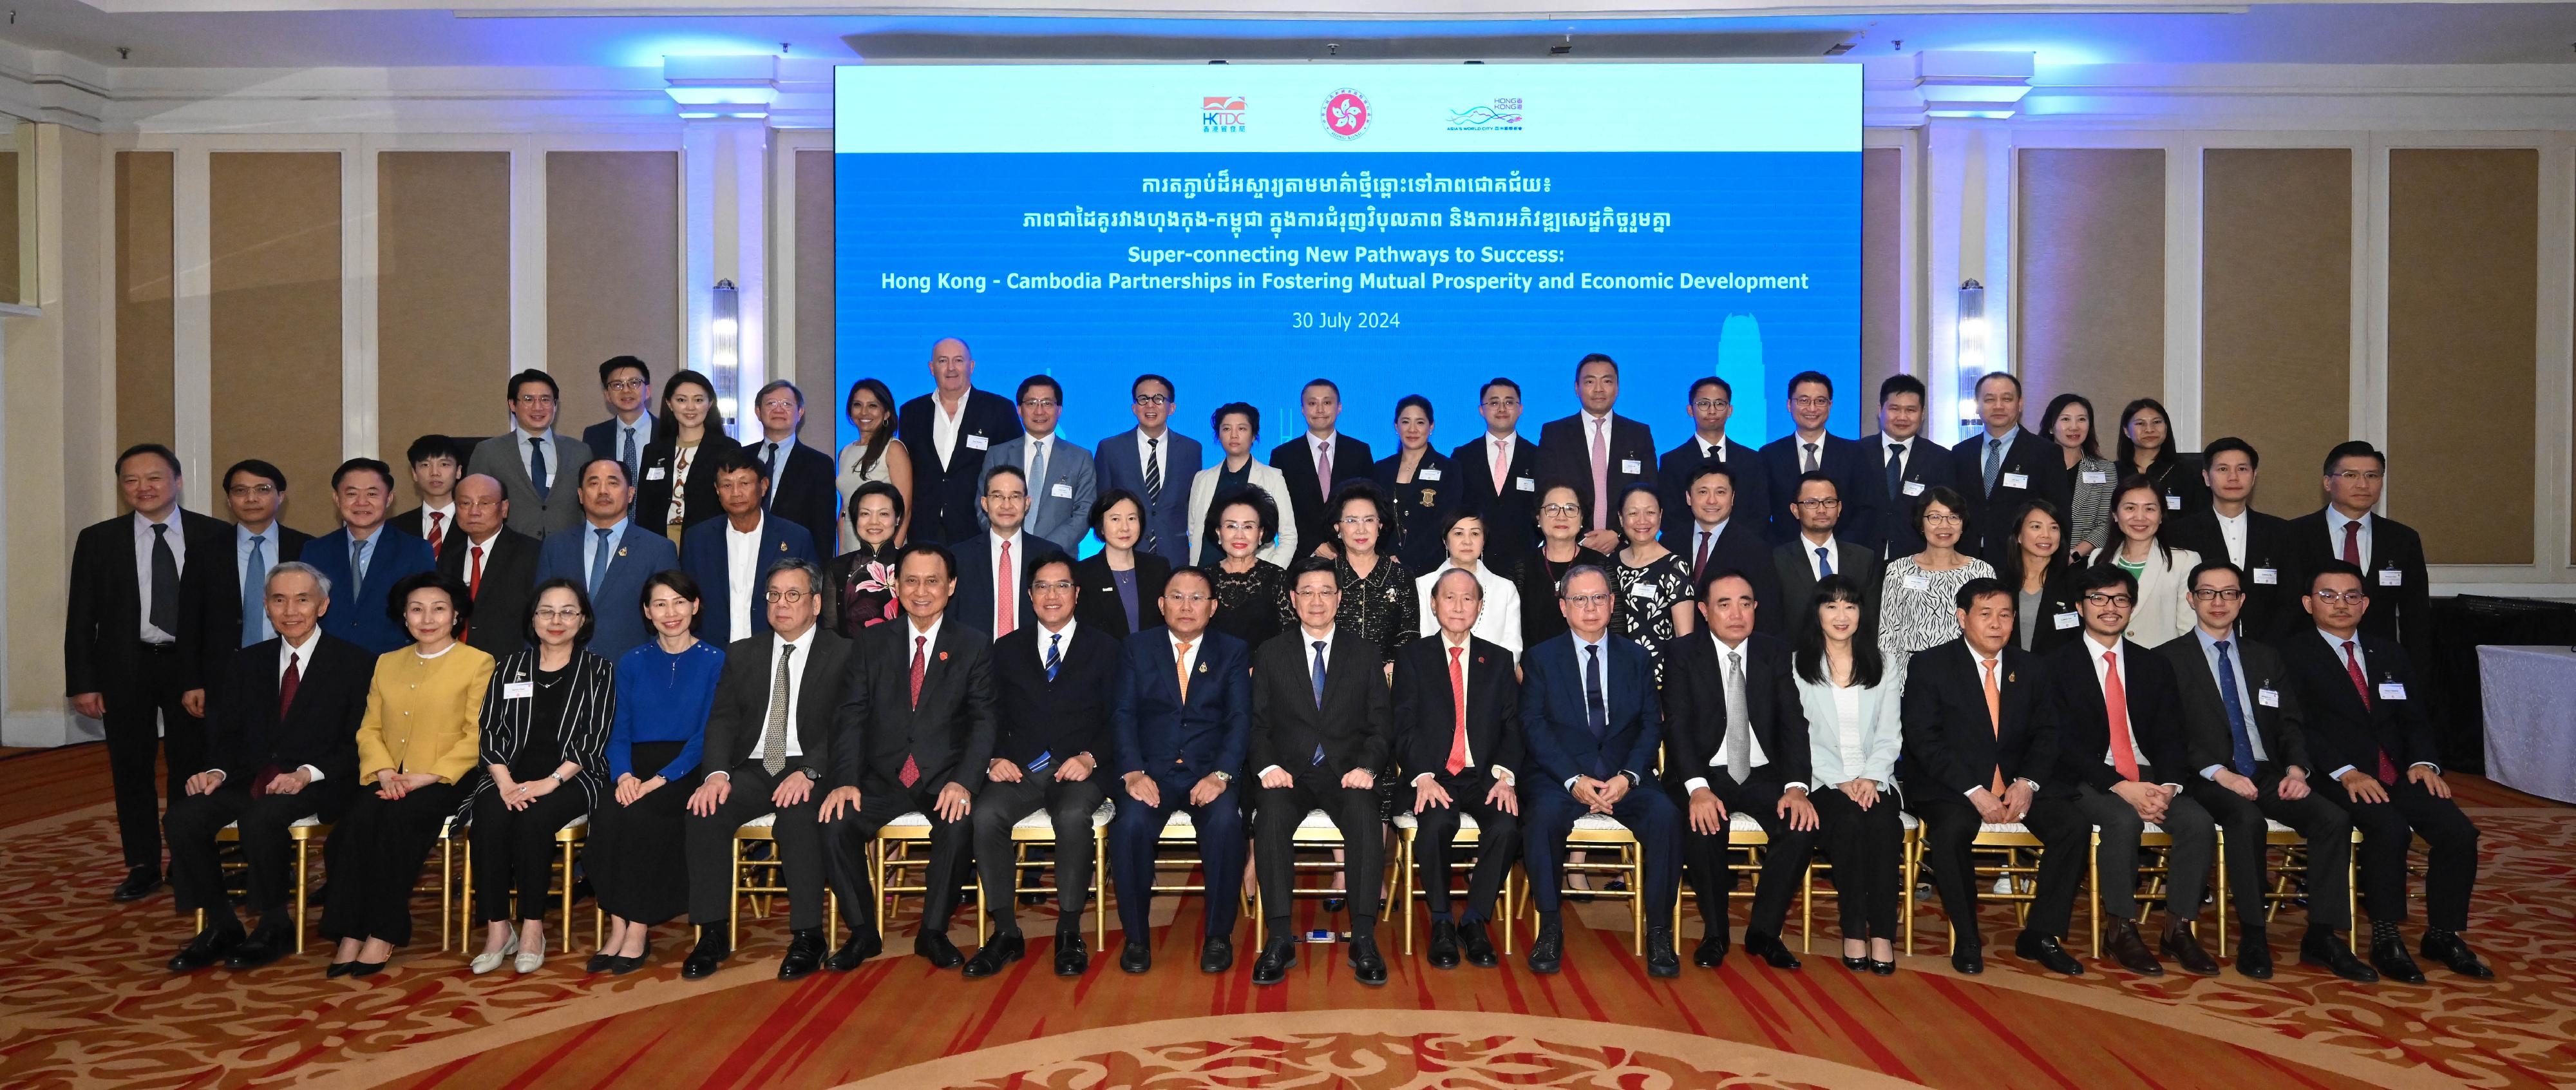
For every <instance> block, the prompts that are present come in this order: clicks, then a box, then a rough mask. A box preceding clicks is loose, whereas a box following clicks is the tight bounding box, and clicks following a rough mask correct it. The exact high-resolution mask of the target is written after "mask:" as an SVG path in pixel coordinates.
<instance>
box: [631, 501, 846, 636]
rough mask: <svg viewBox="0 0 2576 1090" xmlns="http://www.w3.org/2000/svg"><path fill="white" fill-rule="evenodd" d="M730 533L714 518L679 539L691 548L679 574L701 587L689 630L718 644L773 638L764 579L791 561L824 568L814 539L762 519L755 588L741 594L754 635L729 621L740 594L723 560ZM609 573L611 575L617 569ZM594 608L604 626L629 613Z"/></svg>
mask: <svg viewBox="0 0 2576 1090" xmlns="http://www.w3.org/2000/svg"><path fill="white" fill-rule="evenodd" d="M732 528H733V520H732V518H731V517H726V518H711V519H708V520H706V521H705V522H701V523H699V524H697V525H695V526H692V527H689V529H688V531H687V532H686V533H683V534H681V535H680V542H681V544H683V545H686V546H688V547H687V548H685V549H682V550H680V570H681V571H684V572H687V573H689V578H691V579H694V580H697V583H698V620H697V623H696V624H694V625H691V626H690V627H691V629H692V630H694V631H696V632H697V633H698V635H700V636H702V637H704V638H706V639H708V640H712V641H714V642H716V643H720V644H725V643H732V642H733V641H735V640H736V639H749V638H751V637H754V636H766V635H768V634H769V609H768V606H767V602H766V601H765V600H764V599H763V598H762V595H763V593H765V592H766V591H767V590H768V584H767V583H766V582H765V581H764V580H763V579H762V578H761V574H762V573H764V572H767V571H768V570H769V566H770V565H772V564H775V563H778V562H779V561H781V560H787V559H796V560H802V561H804V562H806V563H808V564H812V565H815V566H817V567H820V566H822V563H823V562H822V561H821V560H819V559H817V558H816V557H815V555H814V535H812V534H810V533H807V532H806V531H805V528H804V527H802V526H799V525H797V524H795V523H793V522H790V521H788V520H786V519H783V518H780V517H778V516H777V515H774V514H770V515H762V516H761V518H760V549H759V553H758V556H759V559H757V560H754V561H753V562H752V567H751V585H750V586H748V587H743V588H740V592H741V593H744V594H748V595H750V596H751V631H749V632H735V631H733V627H732V620H731V618H732V617H733V596H734V594H735V593H736V588H735V587H734V586H733V585H732V582H733V581H732V580H731V579H729V578H728V577H727V576H728V575H729V574H730V573H729V572H728V571H727V568H728V564H727V559H726V556H725V533H726V532H727V531H729V530H731V529H732ZM610 567H611V568H612V569H613V568H614V567H615V565H613V564H612V565H610ZM645 574H646V575H650V574H652V573H651V572H646V573H645ZM591 608H592V609H594V610H596V611H597V612H599V613H600V614H601V620H602V622H603V623H604V622H605V621H606V619H607V618H606V615H607V613H608V611H609V610H610V609H626V608H627V607H626V606H625V605H623V604H622V603H615V602H610V603H599V602H594V603H592V604H591ZM639 608H640V607H639ZM629 612H634V610H629Z"/></svg>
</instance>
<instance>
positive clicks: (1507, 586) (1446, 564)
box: [1413, 508, 1521, 667]
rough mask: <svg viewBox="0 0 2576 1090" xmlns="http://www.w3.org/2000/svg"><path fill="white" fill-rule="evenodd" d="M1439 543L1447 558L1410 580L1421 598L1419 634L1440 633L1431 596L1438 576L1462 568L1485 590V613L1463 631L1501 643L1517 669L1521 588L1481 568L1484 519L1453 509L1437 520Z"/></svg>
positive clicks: (1478, 615)
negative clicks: (1420, 629) (1510, 655)
mask: <svg viewBox="0 0 2576 1090" xmlns="http://www.w3.org/2000/svg"><path fill="white" fill-rule="evenodd" d="M1440 541H1441V544H1442V546H1443V547H1444V548H1445V549H1446V550H1447V551H1448V558H1447V559H1446V560H1443V561H1441V563H1440V566H1439V567H1437V568H1433V569H1432V570H1430V571H1428V572H1424V573H1423V574H1422V576H1421V577H1420V578H1418V579H1415V580H1414V581H1413V585H1414V586H1415V587H1416V588H1418V589H1419V592H1420V594H1421V595H1422V634H1423V635H1425V636H1428V635H1431V634H1433V633H1435V632H1438V631H1440V618H1439V616H1438V615H1437V614H1435V613H1433V612H1432V609H1431V594H1432V591H1433V589H1434V588H1435V587H1436V586H1437V585H1438V584H1439V582H1440V576H1441V575H1442V574H1443V573H1445V572H1447V571H1448V570H1449V569H1451V568H1464V569H1466V571H1467V574H1469V575H1473V576H1475V577H1476V585H1477V586H1479V587H1482V588H1484V591H1485V611H1484V612H1482V613H1479V614H1477V615H1476V625H1475V627H1473V628H1470V629H1468V630H1467V631H1468V634H1469V635H1473V636H1478V637H1481V638H1484V639H1488V640H1492V641H1493V642H1495V643H1498V644H1501V645H1502V647H1503V650H1505V651H1509V652H1511V653H1512V663H1513V665H1514V666H1515V667H1517V666H1518V665H1519V664H1520V661H1521V588H1520V587H1518V586H1516V585H1514V584H1513V583H1512V581H1511V580H1510V579H1509V578H1506V577H1504V576H1502V575H1498V574H1496V573H1495V572H1494V570H1493V569H1492V568H1488V567H1486V566H1485V560H1484V557H1485V520H1484V519H1482V518H1479V517H1477V515H1476V513H1475V512H1473V511H1469V510H1465V509H1463V508H1462V509H1458V510H1453V511H1451V512H1449V514H1448V515H1446V516H1444V517H1442V518H1441V520H1440Z"/></svg>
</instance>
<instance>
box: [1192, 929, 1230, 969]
mask: <svg viewBox="0 0 2576 1090" xmlns="http://www.w3.org/2000/svg"><path fill="white" fill-rule="evenodd" d="M1232 968H1234V937H1233V936H1231V935H1210V936H1208V937H1207V941H1206V942H1203V943H1200V944H1199V971H1200V972H1202V973H1222V972H1225V971H1227V970H1229V969H1232Z"/></svg>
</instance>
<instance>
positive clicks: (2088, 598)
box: [2084, 593, 2138, 609]
mask: <svg viewBox="0 0 2576 1090" xmlns="http://www.w3.org/2000/svg"><path fill="white" fill-rule="evenodd" d="M2084 604H2085V605H2088V606H2093V607H2095V608H2097V609H2098V608H2101V607H2103V606H2116V607H2118V608H2120V609H2127V608H2129V607H2130V606H2133V605H2136V604H2138V600H2137V599H2135V598H2131V597H2129V596H2128V595H2126V594H2101V593H2094V594H2087V595H2085V596H2084Z"/></svg>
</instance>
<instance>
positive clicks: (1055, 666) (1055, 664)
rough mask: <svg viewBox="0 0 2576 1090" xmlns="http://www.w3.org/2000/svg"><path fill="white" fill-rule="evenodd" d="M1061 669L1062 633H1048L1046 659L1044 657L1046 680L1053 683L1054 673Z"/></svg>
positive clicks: (1062, 658) (1062, 663)
mask: <svg viewBox="0 0 2576 1090" xmlns="http://www.w3.org/2000/svg"><path fill="white" fill-rule="evenodd" d="M1063 668H1064V633H1062V632H1050V633H1047V657H1046V672H1047V680H1048V681H1054V680H1055V672H1056V671H1058V670H1061V669H1063Z"/></svg>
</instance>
